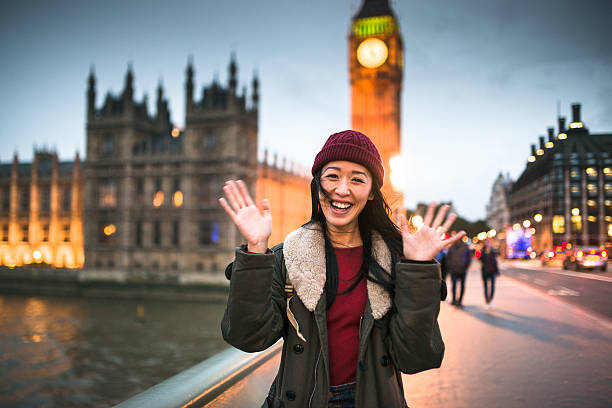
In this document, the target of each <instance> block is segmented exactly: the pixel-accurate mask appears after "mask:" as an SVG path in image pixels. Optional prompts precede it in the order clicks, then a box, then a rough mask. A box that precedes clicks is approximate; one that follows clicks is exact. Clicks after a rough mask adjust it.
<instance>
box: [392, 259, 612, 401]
mask: <svg viewBox="0 0 612 408" xmlns="http://www.w3.org/2000/svg"><path fill="white" fill-rule="evenodd" d="M449 293H450V287H449ZM449 298H450V296H449ZM449 302H450V299H447V302H443V303H442V307H441V311H440V317H439V323H440V327H441V330H442V336H443V338H444V341H445V343H446V355H445V358H444V362H443V363H442V367H441V368H440V369H438V370H430V371H427V372H424V373H419V374H415V375H412V376H408V375H406V376H404V389H405V393H406V399H407V401H408V405H409V406H410V407H453V408H461V407H491V408H493V407H503V408H507V407H508V408H509V407H538V408H540V407H551V408H552V407H555V408H556V407H586V406H588V407H609V406H610V402H611V401H612V379H611V373H612V354H611V352H612V324H611V323H610V322H609V321H607V320H603V319H599V318H597V317H595V316H594V315H590V314H588V313H585V312H584V311H582V309H579V308H576V307H573V306H571V305H569V304H567V303H565V302H562V301H559V300H558V299H556V298H554V297H552V296H549V295H546V294H544V293H542V292H539V291H537V290H535V289H532V288H530V287H528V286H527V285H525V284H522V283H520V282H518V281H516V280H513V279H511V278H508V277H504V271H503V269H502V271H501V276H500V277H499V279H498V280H497V281H496V288H495V298H494V301H493V304H494V309H493V310H491V311H487V310H485V308H484V295H483V288H482V279H481V277H480V262H478V261H475V262H473V264H472V266H471V268H470V271H469V273H468V276H467V279H466V293H465V296H464V302H463V304H464V307H463V308H462V309H459V308H456V307H453V306H451V305H450V304H449Z"/></svg>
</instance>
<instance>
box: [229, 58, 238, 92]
mask: <svg viewBox="0 0 612 408" xmlns="http://www.w3.org/2000/svg"><path fill="white" fill-rule="evenodd" d="M237 72H238V67H237V65H236V54H235V53H233V52H232V56H231V59H230V64H229V88H230V93H231V94H232V95H235V94H236V85H237V84H238V80H237Z"/></svg>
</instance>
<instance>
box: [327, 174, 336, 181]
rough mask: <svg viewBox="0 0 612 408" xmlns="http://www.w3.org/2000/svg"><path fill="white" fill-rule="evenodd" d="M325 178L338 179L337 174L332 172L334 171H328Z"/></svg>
mask: <svg viewBox="0 0 612 408" xmlns="http://www.w3.org/2000/svg"><path fill="white" fill-rule="evenodd" d="M325 178H328V179H333V180H337V179H338V175H337V174H334V173H330V174H327V175H325Z"/></svg>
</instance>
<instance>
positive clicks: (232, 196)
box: [223, 181, 240, 212]
mask: <svg viewBox="0 0 612 408" xmlns="http://www.w3.org/2000/svg"><path fill="white" fill-rule="evenodd" d="M223 192H224V193H225V196H226V197H227V200H228V201H229V203H230V204H231V205H232V208H233V209H234V211H236V212H238V211H240V204H239V203H238V199H237V198H236V193H235V192H234V189H233V188H232V185H231V184H230V182H229V181H228V182H227V183H225V185H224V186H223Z"/></svg>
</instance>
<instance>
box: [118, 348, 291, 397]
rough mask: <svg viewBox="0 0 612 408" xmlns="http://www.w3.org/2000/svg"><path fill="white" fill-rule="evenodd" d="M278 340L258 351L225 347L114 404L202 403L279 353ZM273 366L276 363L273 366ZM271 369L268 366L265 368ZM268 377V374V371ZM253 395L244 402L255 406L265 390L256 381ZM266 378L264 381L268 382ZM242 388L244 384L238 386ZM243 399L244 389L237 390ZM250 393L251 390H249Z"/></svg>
mask: <svg viewBox="0 0 612 408" xmlns="http://www.w3.org/2000/svg"><path fill="white" fill-rule="evenodd" d="M282 344H283V343H282V340H280V341H279V342H277V343H276V344H275V345H273V346H272V347H270V348H268V349H267V350H265V351H262V352H259V353H245V352H243V351H240V350H238V349H235V348H229V349H227V350H225V351H223V352H221V353H219V354H217V355H215V356H213V357H211V358H209V359H207V360H204V361H203V362H201V363H199V364H197V365H195V366H193V367H191V368H189V369H187V370H185V371H182V372H180V373H178V374H177V375H175V376H173V377H170V378H168V379H167V380H165V381H163V382H161V383H159V384H157V385H154V386H153V387H151V388H149V389H148V390H146V391H143V392H142V393H140V394H138V395H135V396H133V397H132V398H130V399H128V400H126V401H124V402H122V403H120V404H118V405H116V406H115V407H116V408H136V407H138V408H141V407H147V408H195V407H204V406H206V405H207V404H209V403H210V402H212V401H214V400H215V399H219V398H220V397H221V396H222V395H223V394H224V393H227V392H228V391H230V390H231V389H232V387H234V386H235V385H236V384H238V383H239V382H241V381H243V380H245V379H247V378H246V377H248V376H249V375H250V374H252V373H253V372H254V371H255V370H257V369H258V368H260V367H262V366H263V365H265V363H268V362H270V360H271V359H273V358H274V357H275V356H277V355H280V354H279V352H280V350H281V348H282ZM276 367H277V366H276ZM267 371H268V372H271V370H267ZM268 377H269V374H268ZM257 383H258V384H257V385H258V386H257V390H256V392H255V394H256V395H253V396H252V399H253V400H256V401H253V400H251V401H249V402H248V403H247V404H246V405H245V406H259V405H260V404H261V403H262V402H263V400H264V398H265V395H266V393H267V391H268V390H267V388H262V386H261V385H262V384H261V381H257ZM270 383H271V381H270V380H268V382H266V384H267V385H268V386H269V385H270ZM240 388H241V389H243V390H244V386H241V387H240ZM234 394H237V393H234ZM240 394H241V397H242V398H243V399H244V397H245V396H244V394H245V393H244V392H241V393H240ZM251 394H252V393H251ZM225 400H226V401H225V404H217V403H215V406H221V405H224V406H228V407H234V406H236V407H237V406H239V405H240V404H238V403H232V402H231V401H228V398H225Z"/></svg>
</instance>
